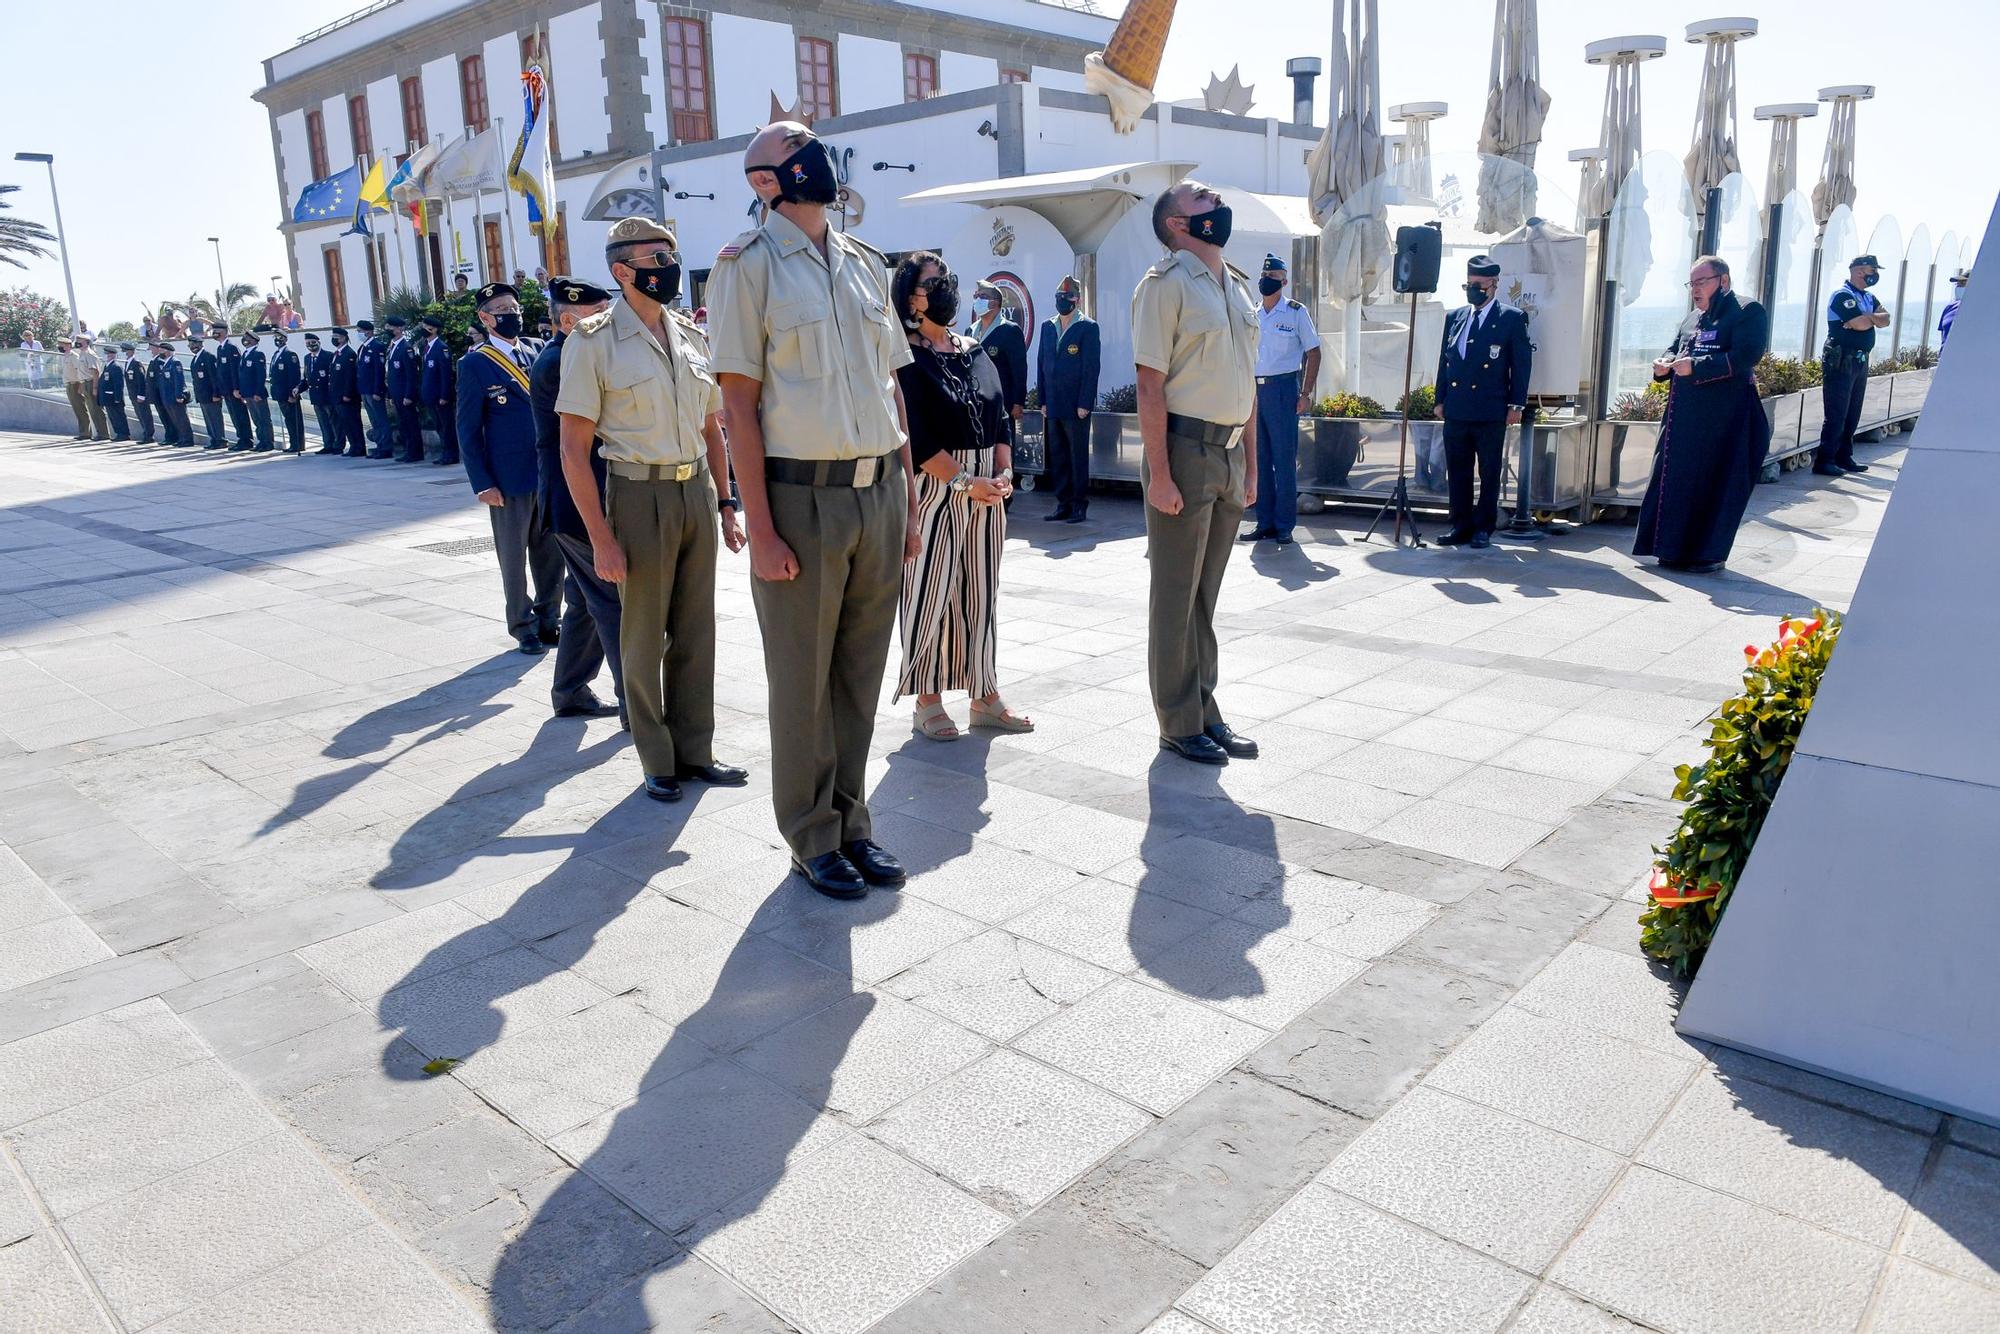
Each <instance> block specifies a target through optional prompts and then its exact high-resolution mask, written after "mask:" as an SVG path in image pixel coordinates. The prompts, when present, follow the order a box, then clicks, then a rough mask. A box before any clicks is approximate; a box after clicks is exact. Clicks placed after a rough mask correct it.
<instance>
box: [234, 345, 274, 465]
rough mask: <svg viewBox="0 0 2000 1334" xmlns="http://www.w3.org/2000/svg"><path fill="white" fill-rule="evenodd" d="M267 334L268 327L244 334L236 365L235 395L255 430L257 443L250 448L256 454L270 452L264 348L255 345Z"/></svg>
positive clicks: (268, 405) (268, 406)
mask: <svg viewBox="0 0 2000 1334" xmlns="http://www.w3.org/2000/svg"><path fill="white" fill-rule="evenodd" d="M270 331H271V326H270V325H268V324H260V325H258V326H257V327H256V328H255V329H251V330H249V331H247V332H246V333H245V334H244V335H243V355H242V356H241V357H240V358H238V359H237V362H236V392H237V394H238V395H239V396H241V398H242V400H243V406H244V408H245V410H247V411H248V412H249V414H250V424H251V425H252V426H253V427H254V428H255V429H256V432H257V442H256V444H255V445H253V446H252V448H253V449H254V450H255V451H256V452H257V453H259V454H268V453H270V452H271V396H270V395H271V391H270V386H269V384H268V383H266V364H267V362H266V358H265V356H264V349H263V348H261V347H259V346H258V345H257V342H258V335H260V334H265V333H269V332H270Z"/></svg>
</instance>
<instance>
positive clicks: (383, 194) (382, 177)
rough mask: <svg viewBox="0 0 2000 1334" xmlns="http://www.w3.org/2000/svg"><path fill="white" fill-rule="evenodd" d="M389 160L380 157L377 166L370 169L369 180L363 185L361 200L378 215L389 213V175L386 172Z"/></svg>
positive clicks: (377, 159)
mask: <svg viewBox="0 0 2000 1334" xmlns="http://www.w3.org/2000/svg"><path fill="white" fill-rule="evenodd" d="M388 162H389V159H387V158H381V157H378V158H376V159H375V165H374V166H372V167H370V168H369V169H368V179H367V180H365V181H363V182H362V183H361V198H362V199H363V200H365V201H367V204H368V207H369V208H371V209H374V210H375V211H376V212H377V213H387V212H388V211H389V174H388V172H387V171H386V170H385V168H386V167H387V166H388Z"/></svg>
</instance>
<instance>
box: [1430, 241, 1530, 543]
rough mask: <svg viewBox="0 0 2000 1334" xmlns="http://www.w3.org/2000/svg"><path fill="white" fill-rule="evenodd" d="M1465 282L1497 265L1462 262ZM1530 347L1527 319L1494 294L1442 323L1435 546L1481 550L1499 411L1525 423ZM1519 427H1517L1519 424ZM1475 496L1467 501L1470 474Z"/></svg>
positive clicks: (1496, 473) (1492, 516) (1493, 272)
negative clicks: (1442, 498) (1442, 482)
mask: <svg viewBox="0 0 2000 1334" xmlns="http://www.w3.org/2000/svg"><path fill="white" fill-rule="evenodd" d="M1466 273H1467V274H1468V275H1470V276H1473V277H1498V276H1499V274H1500V266H1499V265H1498V264H1496V263H1494V262H1493V261H1492V260H1489V259H1487V258H1486V256H1484V255H1475V256H1473V257H1472V259H1471V260H1469V261H1467V263H1466ZM1534 356H1535V350H1534V346H1533V344H1532V343H1531V342H1530V341H1529V339H1528V317H1527V316H1526V315H1524V314H1522V313H1521V311H1520V310H1518V309H1517V308H1515V307H1513V306H1510V305H1507V304H1506V303H1505V302H1503V301H1501V300H1500V299H1499V298H1498V297H1494V298H1491V299H1489V300H1488V301H1487V302H1486V303H1485V304H1484V305H1481V306H1471V305H1464V306H1460V307H1459V308H1458V309H1457V310H1455V311H1453V312H1452V313H1451V315H1450V316H1449V317H1447V318H1446V320H1445V326H1444V342H1443V345H1442V346H1440V347H1439V349H1438V369H1437V382H1436V391H1437V406H1438V412H1439V415H1441V416H1442V417H1443V418H1444V432H1443V434H1444V466H1445V475H1446V478H1447V485H1448V487H1449V495H1450V500H1451V531H1450V532H1449V533H1446V534H1445V535H1444V537H1443V538H1441V539H1440V543H1441V544H1442V545H1447V546H1453V545H1457V544H1458V543H1460V542H1469V543H1470V544H1471V545H1473V546H1475V547H1483V546H1485V545H1486V544H1487V542H1488V541H1489V540H1491V538H1492V536H1493V530H1494V529H1495V528H1496V527H1498V526H1499V517H1500V463H1501V451H1502V449H1503V448H1504V446H1505V444H1506V441H1507V414H1508V413H1509V412H1521V413H1522V414H1523V417H1522V420H1523V422H1524V423H1525V422H1526V409H1527V406H1528V376H1529V373H1530V371H1531V370H1532V369H1533V367H1534ZM1524 429H1525V427H1524ZM1475 467H1476V468H1477V470H1478V477H1479V499H1478V503H1477V504H1474V502H1473V492H1472V483H1473V472H1474V469H1475Z"/></svg>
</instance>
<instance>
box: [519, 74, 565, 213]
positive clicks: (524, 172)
mask: <svg viewBox="0 0 2000 1334" xmlns="http://www.w3.org/2000/svg"><path fill="white" fill-rule="evenodd" d="M507 183H508V184H510V185H512V186H513V187H514V188H515V189H516V190H518V191H520V193H521V197H522V198H524V199H526V200H527V201H528V225H529V227H530V228H532V229H533V230H534V232H535V234H536V235H537V236H544V237H546V236H551V235H553V234H554V232H555V218H556V189H555V184H556V182H555V169H554V167H553V166H552V165H551V163H550V162H549V85H548V77H547V75H546V74H544V72H543V69H542V62H541V60H540V59H536V60H532V61H530V62H529V63H528V67H527V68H526V69H524V70H522V71H521V137H520V139H519V141H517V142H516V143H515V145H514V157H513V159H512V161H510V162H509V163H508V164H507Z"/></svg>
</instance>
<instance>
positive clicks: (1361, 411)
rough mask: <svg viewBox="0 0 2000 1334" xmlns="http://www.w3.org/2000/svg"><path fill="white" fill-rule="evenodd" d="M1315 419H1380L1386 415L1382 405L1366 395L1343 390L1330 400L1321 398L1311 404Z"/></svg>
mask: <svg viewBox="0 0 2000 1334" xmlns="http://www.w3.org/2000/svg"><path fill="white" fill-rule="evenodd" d="M1312 415H1313V416H1315V417H1382V416H1386V415H1388V414H1387V412H1386V411H1385V409H1384V408H1383V407H1382V405H1381V404H1380V403H1378V402H1376V401H1375V400H1374V399H1372V398H1370V397H1368V395H1366V394H1357V393H1354V392H1353V391H1351V390H1347V389H1343V390H1341V391H1340V392H1339V393H1337V394H1334V395H1333V396H1332V397H1330V398H1322V399H1321V400H1320V401H1319V402H1317V403H1315V404H1313V410H1312Z"/></svg>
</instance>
